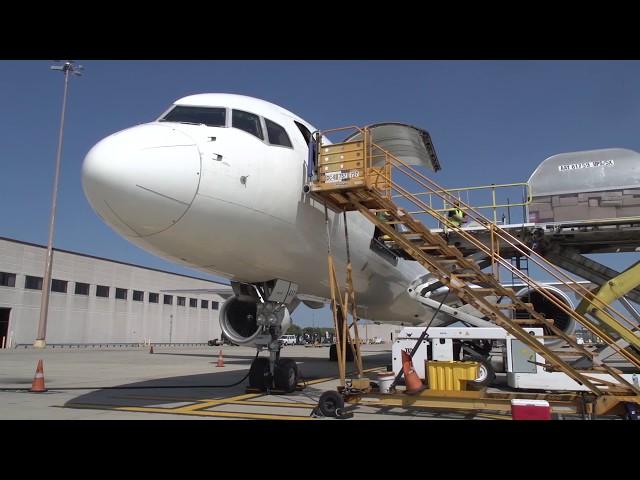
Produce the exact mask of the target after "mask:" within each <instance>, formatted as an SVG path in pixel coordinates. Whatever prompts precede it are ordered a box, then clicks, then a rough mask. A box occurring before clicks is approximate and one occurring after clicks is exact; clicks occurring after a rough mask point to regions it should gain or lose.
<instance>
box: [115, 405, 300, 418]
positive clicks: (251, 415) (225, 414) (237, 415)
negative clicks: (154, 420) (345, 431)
mask: <svg viewBox="0 0 640 480" xmlns="http://www.w3.org/2000/svg"><path fill="white" fill-rule="evenodd" d="M114 410H119V411H123V412H143V413H170V414H177V415H196V416H200V417H226V418H245V419H252V420H310V419H311V417H309V416H299V415H277V414H267V413H244V412H211V411H207V410H193V411H179V410H180V409H177V410H175V409H174V410H171V409H166V408H153V407H117V408H115V409H114Z"/></svg>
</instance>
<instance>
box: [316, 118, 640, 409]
mask: <svg viewBox="0 0 640 480" xmlns="http://www.w3.org/2000/svg"><path fill="white" fill-rule="evenodd" d="M346 129H355V130H357V131H358V132H359V134H360V138H361V140H359V141H351V142H346V143H339V144H332V145H322V144H321V143H320V140H319V139H320V138H323V135H324V134H326V133H329V132H335V131H339V130H346ZM315 138H316V142H317V144H316V148H317V150H316V151H317V152H318V155H317V158H316V169H315V177H314V178H313V181H312V182H311V183H310V184H309V190H310V194H311V195H312V196H313V197H314V198H315V199H316V200H318V201H321V202H323V203H324V204H325V206H327V207H328V208H330V209H332V210H333V211H336V212H343V211H344V212H346V211H354V210H355V211H359V212H360V213H361V214H362V215H364V216H365V217H366V218H367V219H369V220H370V221H371V222H372V223H373V224H375V225H376V226H377V227H378V228H379V229H380V230H381V231H382V232H383V233H384V235H387V236H388V237H389V238H390V239H391V242H392V245H393V246H394V247H395V248H396V249H401V250H402V251H403V252H405V253H406V255H408V256H410V257H411V258H413V259H415V260H416V261H417V262H419V263H420V264H422V265H423V266H424V267H425V268H426V269H427V270H429V271H430V272H431V273H432V274H433V275H435V276H436V277H437V278H438V280H439V281H440V282H442V283H443V284H444V285H446V286H448V287H449V289H450V291H451V292H453V293H454V294H455V295H457V296H458V297H459V298H460V299H461V300H462V301H463V302H465V303H468V304H471V305H472V306H473V307H475V308H476V309H478V310H479V311H481V312H482V313H483V314H484V315H485V316H486V317H487V318H488V319H489V320H491V321H493V322H495V323H496V324H497V325H498V326H500V327H502V328H504V329H505V330H506V331H508V332H509V333H510V334H512V335H513V336H515V337H516V338H518V339H519V340H521V341H522V342H523V343H525V344H526V345H528V346H529V347H530V348H531V349H533V350H534V351H535V352H537V353H539V354H540V355H541V356H542V357H543V358H544V359H545V361H546V363H545V365H544V366H545V368H547V369H548V370H553V371H562V372H564V373H565V374H567V375H568V376H569V377H571V378H572V379H574V380H575V381H576V382H578V383H580V384H582V385H584V386H585V387H587V388H588V389H589V390H590V391H591V392H593V393H594V394H595V395H597V396H598V397H601V396H611V395H617V396H624V395H630V396H631V398H632V399H633V401H637V399H638V396H639V395H640V389H638V388H637V387H636V386H634V385H633V384H632V383H630V382H628V381H627V380H625V379H624V378H623V377H622V376H621V375H620V373H621V372H620V371H619V370H618V369H616V368H613V367H611V366H609V365H607V364H606V363H603V362H599V361H598V359H597V358H595V355H594V354H593V353H592V352H590V351H588V350H587V349H586V348H585V347H584V346H582V345H580V344H578V343H577V342H576V340H575V339H574V338H573V337H571V336H569V335H566V334H565V333H564V332H562V331H561V330H560V329H559V328H557V327H556V326H555V325H554V322H553V319H547V318H544V316H543V315H541V314H540V313H538V312H536V311H535V310H534V308H533V305H532V304H531V303H526V302H524V301H523V300H522V299H520V298H518V297H517V296H516V294H515V293H514V292H513V290H512V289H509V288H507V287H505V286H503V285H502V284H501V283H500V282H499V280H498V278H497V276H498V273H499V268H500V267H502V268H504V269H506V270H507V271H510V272H511V273H512V275H513V276H514V277H517V278H520V279H522V280H523V281H524V282H526V284H528V285H530V286H531V288H533V289H536V290H538V291H539V292H540V294H541V295H543V296H544V297H546V299H547V300H548V301H549V302H551V303H553V304H554V305H556V306H557V307H558V308H559V309H560V310H561V311H563V312H565V313H566V314H568V315H570V316H571V317H573V318H574V319H575V320H576V321H577V322H578V323H580V324H581V325H582V326H583V327H584V328H586V329H587V330H589V331H591V332H592V333H593V334H595V335H597V336H598V337H600V338H601V339H602V340H603V341H604V342H605V343H606V344H607V346H609V347H611V348H612V349H613V350H614V351H615V352H616V353H618V354H619V355H621V356H622V357H623V358H624V359H625V360H627V361H629V362H630V363H631V364H632V365H634V366H635V367H638V368H640V339H639V338H638V337H637V336H636V335H635V333H634V332H632V331H631V330H629V329H628V328H627V327H626V326H624V323H625V322H627V323H628V322H629V321H628V320H627V319H626V318H625V317H624V316H622V314H620V313H619V312H617V311H615V310H614V309H613V308H612V307H611V306H610V305H607V304H606V303H605V302H604V301H602V300H601V299H599V298H598V297H594V295H593V294H592V293H591V292H589V290H587V289H586V288H584V287H582V286H581V285H580V284H578V283H575V282H576V280H574V279H573V278H571V277H569V276H568V275H567V274H566V273H564V272H563V271H561V270H559V269H558V268H556V267H555V266H554V265H553V264H551V263H549V262H548V261H547V260H545V259H544V258H543V257H541V256H540V255H538V254H537V253H535V252H534V251H533V250H532V249H530V248H529V247H528V246H527V245H525V244H524V243H522V242H521V241H520V240H518V239H517V238H516V237H514V236H513V235H511V234H510V233H508V232H507V231H506V230H503V229H501V228H500V227H499V226H498V225H496V223H495V222H492V221H490V220H489V219H487V218H486V217H484V216H483V215H482V214H480V213H479V212H478V211H477V210H475V209H474V208H472V207H471V206H469V205H468V204H466V203H464V202H463V201H461V200H459V199H458V198H455V197H454V196H453V195H451V194H450V193H448V192H447V191H446V190H444V189H443V188H442V187H440V186H439V185H437V184H436V183H434V182H433V181H431V180H430V179H429V178H428V177H426V176H425V175H423V174H422V173H421V172H420V171H418V170H417V169H416V168H414V167H412V166H411V165H409V164H408V163H406V162H404V161H402V160H400V159H399V158H397V157H396V156H394V155H392V154H391V153H390V152H389V151H387V150H385V149H383V148H381V147H380V146H378V145H376V144H375V143H373V142H372V141H371V137H370V134H369V131H368V129H366V128H364V129H361V128H358V127H345V128H343V129H334V130H327V131H324V132H319V133H318V134H316V136H315ZM412 187H413V188H416V191H420V192H423V193H424V192H425V190H426V191H427V192H429V193H430V194H432V195H434V196H437V197H440V198H442V199H443V200H444V201H445V202H447V203H448V204H449V205H453V204H454V202H459V205H460V208H462V209H463V210H464V211H465V213H466V214H467V216H468V218H469V219H470V220H472V221H474V222H476V223H477V225H475V226H476V227H477V226H478V225H479V226H482V227H484V228H485V229H487V230H488V231H489V233H490V238H491V244H490V245H489V246H486V245H484V244H483V243H481V242H480V241H479V240H477V239H476V238H475V237H474V236H472V235H470V234H468V233H467V232H465V230H464V228H462V227H458V226H456V225H454V224H452V223H451V222H450V221H449V220H448V218H447V217H446V215H445V214H443V213H441V212H439V211H437V210H436V209H434V208H432V207H431V206H430V205H428V204H427V203H425V202H424V201H423V200H422V199H421V198H420V197H419V195H415V194H413V193H411V191H410V189H411V188H412ZM392 194H393V195H392ZM398 197H399V198H401V199H402V200H404V203H405V204H410V205H412V206H415V207H417V208H418V209H419V210H420V211H421V212H424V213H426V214H428V215H430V216H431V217H433V218H435V219H436V220H437V221H438V222H440V223H441V224H442V225H446V226H447V228H448V230H449V231H450V232H456V234H457V235H459V236H461V237H462V238H464V239H466V240H467V241H469V242H470V243H471V244H473V245H474V246H475V247H477V249H478V251H481V252H484V254H486V255H487V257H488V258H490V259H491V263H492V273H486V272H483V271H482V268H481V267H480V266H479V265H478V262H477V261H476V260H474V259H473V258H471V257H465V256H464V255H463V254H462V252H461V251H460V250H459V249H458V248H456V247H455V246H452V245H449V244H448V243H447V241H446V240H445V238H444V237H443V236H442V235H440V234H439V233H435V232H432V231H431V229H430V228H429V227H427V226H426V225H424V224H423V223H422V222H420V221H419V220H417V219H416V218H414V216H413V215H412V214H410V213H408V211H407V209H406V208H400V207H399V206H398V204H397V203H396V202H395V201H394V200H393V198H398ZM412 208H413V207H412ZM381 212H383V213H384V214H385V215H378V214H379V213H381ZM399 224H402V225H404V226H405V228H404V229H403V231H399V230H398V229H397V228H396V225H399ZM501 243H502V244H503V245H508V246H509V247H510V249H511V250H515V251H516V252H518V253H519V254H520V255H523V256H525V257H527V258H528V259H529V261H530V262H532V263H533V264H535V265H537V266H538V267H540V268H541V269H542V270H543V271H545V272H547V273H548V274H550V275H551V276H553V277H554V278H556V279H557V280H558V281H560V282H561V283H563V284H564V286H565V287H566V288H567V289H569V290H571V291H573V292H574V293H575V294H576V295H577V296H578V298H581V299H585V300H587V301H588V302H590V303H589V305H590V308H591V313H592V314H594V312H598V313H600V316H603V315H606V317H605V318H606V319H607V328H604V326H603V324H602V323H600V321H599V320H598V318H599V316H596V315H595V314H594V315H593V317H591V318H588V317H587V316H585V315H583V314H582V313H579V312H577V311H574V310H572V309H571V308H570V307H568V306H567V305H565V304H564V303H563V302H561V301H559V300H558V299H557V298H556V297H555V296H554V295H552V294H550V293H548V292H547V291H545V290H544V289H543V288H542V285H540V284H539V283H537V282H536V281H535V280H533V279H532V278H529V277H528V276H527V275H526V274H525V273H524V272H522V271H520V270H518V269H517V268H516V267H515V266H514V265H512V263H511V262H510V260H508V259H506V258H503V257H501V256H500V244H501ZM495 297H497V298H502V299H507V303H495V302H493V301H491V300H490V298H495ZM516 310H517V311H519V312H523V311H526V312H528V313H529V315H530V317H531V318H530V319H515V318H513V317H514V315H513V312H515V311H516ZM534 324H537V325H541V326H544V327H546V329H545V330H546V331H548V332H551V333H552V334H553V336H555V337H558V338H560V339H562V340H563V341H564V342H565V344H566V345H568V346H569V347H570V348H569V349H568V350H566V349H565V350H563V351H556V350H551V349H550V348H549V347H548V346H545V345H544V344H542V343H541V342H539V341H538V340H537V339H536V338H535V337H532V336H531V335H530V334H529V333H527V332H526V331H525V330H524V329H523V327H522V325H528V326H532V325H534ZM612 325H613V326H612ZM538 338H539V337H538ZM620 338H624V339H625V340H626V341H627V342H628V344H629V346H628V347H627V348H622V347H621V346H620V345H617V344H616V342H617V341H618V340H620ZM563 356H572V357H576V358H578V359H582V358H584V359H586V360H588V362H587V363H588V367H587V368H583V369H577V368H575V367H574V366H572V364H571V363H569V362H568V361H566V360H564V359H563V358H562V357H563ZM589 373H607V374H609V375H611V377H613V379H615V382H612V381H605V380H603V379H600V378H594V377H591V376H589V375H588V374H589ZM620 398H622V397H620Z"/></svg>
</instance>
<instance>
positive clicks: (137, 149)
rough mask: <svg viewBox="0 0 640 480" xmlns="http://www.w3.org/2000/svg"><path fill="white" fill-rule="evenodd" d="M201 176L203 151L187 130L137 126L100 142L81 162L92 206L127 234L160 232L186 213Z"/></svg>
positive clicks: (159, 126) (107, 220) (84, 184)
mask: <svg viewBox="0 0 640 480" xmlns="http://www.w3.org/2000/svg"><path fill="white" fill-rule="evenodd" d="M199 180H200V153H199V150H198V147H197V145H196V142H195V141H194V140H193V139H192V138H191V137H189V136H188V135H187V134H185V133H183V132H181V131H179V130H176V129H175V128H173V127H171V126H165V125H156V124H149V125H139V126H137V127H133V128H129V129H127V130H123V131H121V132H118V133H115V134H113V135H111V136H109V137H107V138H105V139H103V140H101V141H100V142H98V143H97V144H96V145H95V146H94V147H93V148H92V149H91V150H90V151H89V153H87V155H86V157H85V159H84V163H83V165H82V186H83V189H84V192H85V195H86V197H87V199H88V200H89V203H90V204H91V206H92V207H93V209H94V210H95V211H96V212H97V213H98V214H99V215H100V216H101V217H102V218H103V219H104V220H105V221H106V222H107V223H109V224H110V225H111V226H112V227H113V228H115V229H117V230H119V231H120V232H121V233H123V234H125V235H129V236H147V235H152V234H154V233H159V232H161V231H163V230H166V229H167V228H169V227H171V226H172V225H174V224H175V223H177V222H178V220H180V218H181V217H182V215H184V213H185V212H186V211H187V209H188V208H189V206H190V205H191V202H192V201H193V198H194V196H195V194H196V191H197V188H198V182H199Z"/></svg>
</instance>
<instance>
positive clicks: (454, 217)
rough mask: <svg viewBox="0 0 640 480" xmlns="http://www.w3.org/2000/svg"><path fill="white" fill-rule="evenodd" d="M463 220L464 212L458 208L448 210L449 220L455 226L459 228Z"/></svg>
mask: <svg viewBox="0 0 640 480" xmlns="http://www.w3.org/2000/svg"><path fill="white" fill-rule="evenodd" d="M463 218H464V212H463V211H462V210H460V209H459V208H454V209H453V210H449V220H450V221H451V223H453V224H454V225H456V226H460V223H461V222H462V219H463Z"/></svg>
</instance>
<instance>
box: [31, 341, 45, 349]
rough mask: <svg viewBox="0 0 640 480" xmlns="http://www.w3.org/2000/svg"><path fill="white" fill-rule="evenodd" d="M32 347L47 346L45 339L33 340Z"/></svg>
mask: <svg viewBox="0 0 640 480" xmlns="http://www.w3.org/2000/svg"><path fill="white" fill-rule="evenodd" d="M33 346H34V348H45V347H46V346H47V342H46V341H45V340H36V341H35V342H33Z"/></svg>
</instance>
